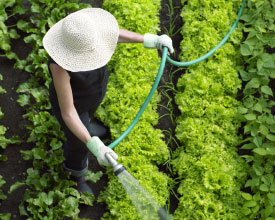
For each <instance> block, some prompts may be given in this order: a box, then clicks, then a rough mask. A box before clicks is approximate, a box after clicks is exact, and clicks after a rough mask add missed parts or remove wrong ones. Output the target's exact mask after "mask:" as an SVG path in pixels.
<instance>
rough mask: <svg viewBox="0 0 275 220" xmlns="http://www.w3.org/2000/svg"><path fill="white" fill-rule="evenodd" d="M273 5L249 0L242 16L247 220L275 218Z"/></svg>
mask: <svg viewBox="0 0 275 220" xmlns="http://www.w3.org/2000/svg"><path fill="white" fill-rule="evenodd" d="M274 8H275V1H252V0H249V1H248V2H247V10H246V11H245V13H244V15H243V16H242V20H243V21H244V25H243V31H244V32H245V34H246V39H245V40H244V41H243V43H242V44H241V49H240V53H241V54H242V55H243V57H244V63H245V67H244V68H241V69H240V74H241V78H242V80H243V81H244V84H245V86H244V89H243V99H242V106H241V107H240V108H239V114H240V120H241V121H242V122H244V124H245V125H244V129H243V132H244V135H245V139H244V140H243V144H242V147H241V148H242V149H243V151H244V154H245V155H244V156H243V157H244V158H245V160H246V162H247V163H248V164H250V166H249V170H248V173H249V178H248V180H247V181H246V184H245V187H246V189H247V190H246V191H247V193H245V199H246V202H245V203H244V205H243V213H244V215H245V216H246V218H244V219H246V220H248V219H266V220H272V219H275V180H274V177H275V176H274V166H275V160H274V155H275V119H274V108H275V100H274V78H275V54H274V48H275V44H274V42H275V38H274V32H275V24H274V14H275V9H274ZM272 48H273V50H272ZM272 52H273V53H272ZM272 83H273V91H272Z"/></svg>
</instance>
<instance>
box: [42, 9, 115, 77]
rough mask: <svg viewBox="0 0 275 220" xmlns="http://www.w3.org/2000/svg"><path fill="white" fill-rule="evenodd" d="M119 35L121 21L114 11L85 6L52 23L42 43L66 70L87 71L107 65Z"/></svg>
mask: <svg viewBox="0 0 275 220" xmlns="http://www.w3.org/2000/svg"><path fill="white" fill-rule="evenodd" d="M118 36H119V27H118V23H117V21H116V19H115V17H114V16H113V15H112V14H110V13H109V12H107V11H105V10H103V9H101V8H86V9H82V10H79V11H77V12H74V13H72V14H70V15H68V16H67V17H65V18H64V19H62V20H60V21H59V22H57V23H56V24H55V25H54V26H52V27H51V28H50V30H49V31H48V32H47V33H46V35H45V36H44V38H43V46H44V48H45V49H46V51H47V52H48V54H49V55H50V56H51V57H52V58H53V60H54V61H55V62H56V63H57V64H58V65H60V66H61V67H63V68H64V69H66V70H69V71H72V72H78V71H88V70H94V69H97V68H100V67H102V66H104V65H105V64H107V62H108V61H109V60H110V59H111V57H112V55H113V53H114V51H115V48H116V45H117V41H118Z"/></svg>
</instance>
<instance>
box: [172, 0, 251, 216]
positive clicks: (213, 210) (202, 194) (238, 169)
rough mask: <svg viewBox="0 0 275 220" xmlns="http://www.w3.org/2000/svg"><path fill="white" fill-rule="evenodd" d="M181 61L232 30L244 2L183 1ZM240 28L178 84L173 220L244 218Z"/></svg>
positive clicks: (213, 45) (197, 54)
mask: <svg viewBox="0 0 275 220" xmlns="http://www.w3.org/2000/svg"><path fill="white" fill-rule="evenodd" d="M182 4H183V9H182V12H181V16H182V18H183V20H184V26H183V28H182V31H181V33H182V35H183V40H182V42H181V46H180V49H181V55H180V60H182V61H189V60H194V59H196V58H198V57H200V56H201V55H203V54H206V53H207V52H208V51H210V50H211V49H212V48H214V47H215V46H216V45H217V44H218V43H219V42H220V41H221V39H222V38H223V37H224V36H225V35H226V33H227V31H228V30H229V29H230V27H231V24H233V23H234V20H235V19H236V16H237V12H238V10H239V8H240V4H241V1H240V0H232V1H226V0H211V1H208V0H201V1H191V0H189V1H188V0H183V1H182ZM242 37H243V36H242V30H241V29H240V28H237V29H236V30H235V31H234V32H233V33H232V35H231V37H230V40H229V41H228V42H227V43H226V44H225V45H224V46H223V47H222V48H221V49H219V50H218V51H217V52H216V53H215V54H214V55H213V56H212V57H211V58H210V59H208V60H206V61H203V62H201V63H199V64H197V65H193V66H190V67H188V68H187V69H186V72H185V74H184V75H182V76H181V77H180V79H179V80H178V83H177V90H178V91H177V94H176V96H175V100H176V103H177V105H178V108H179V110H180V112H181V115H180V116H179V117H178V119H177V127H176V137H177V138H178V140H179V141H180V143H181V146H182V147H180V148H179V149H177V150H176V152H175V153H174V155H173V161H172V164H173V169H174V172H177V174H178V176H179V178H180V179H181V180H182V181H181V183H180V186H179V188H178V193H179V195H180V199H179V205H178V208H177V210H176V211H175V214H174V216H175V219H178V220H180V219H181V220H182V219H205V220H206V219H207V220H210V219H213V220H214V219H235V220H237V219H238V220H240V219H242V216H243V214H242V204H243V203H244V198H243V197H242V194H241V189H242V186H243V184H244V182H245V180H246V170H247V166H246V164H245V162H244V160H243V159H241V158H240V156H239V155H238V153H237V147H238V145H239V143H240V140H241V139H240V137H238V131H239V128H240V126H241V123H240V121H239V119H238V118H237V110H238V107H239V106H240V105H241V103H240V102H239V101H237V93H238V90H239V89H240V88H241V81H240V79H239V76H238V71H237V70H236V68H235V67H236V66H242V62H240V61H241V57H240V54H239V45H240V43H241V40H242Z"/></svg>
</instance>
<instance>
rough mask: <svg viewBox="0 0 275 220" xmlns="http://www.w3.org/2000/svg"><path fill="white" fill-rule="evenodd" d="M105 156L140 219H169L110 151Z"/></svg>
mask: <svg viewBox="0 0 275 220" xmlns="http://www.w3.org/2000/svg"><path fill="white" fill-rule="evenodd" d="M105 157H106V158H107V159H108V161H109V162H110V164H111V165H112V167H113V169H114V173H115V174H116V175H117V177H118V178H119V180H120V181H121V183H122V185H123V187H124V188H125V190H126V192H127V194H128V196H129V198H130V199H131V201H132V203H133V205H134V207H135V209H136V211H137V213H138V215H139V217H140V219H141V220H158V219H159V220H171V218H170V217H169V214H168V213H167V212H166V210H165V209H164V208H163V207H161V206H160V205H159V204H158V203H157V202H156V201H155V200H154V199H153V197H152V196H150V194H149V193H148V192H147V191H146V190H145V189H144V188H143V187H141V185H140V184H139V183H138V181H137V180H136V179H135V178H134V177H133V176H132V175H131V174H130V173H129V172H128V171H127V170H126V168H125V167H124V166H123V165H122V164H120V163H118V162H117V161H116V160H115V159H114V158H113V157H112V156H111V154H110V153H106V154H105Z"/></svg>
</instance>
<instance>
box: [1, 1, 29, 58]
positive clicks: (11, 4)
mask: <svg viewBox="0 0 275 220" xmlns="http://www.w3.org/2000/svg"><path fill="white" fill-rule="evenodd" d="M24 13H25V9H24V8H23V4H22V1H21V0H2V1H1V3H0V52H2V53H3V54H2V55H0V56H5V57H7V58H8V59H15V60H17V61H18V62H20V59H19V58H18V56H17V55H16V54H15V53H14V52H12V51H11V46H10V42H11V40H12V39H17V38H19V37H20V36H19V34H18V33H17V31H16V30H15V29H13V28H11V27H13V25H11V26H7V25H6V22H7V20H8V19H9V18H10V17H12V16H14V15H22V14H24Z"/></svg>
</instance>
